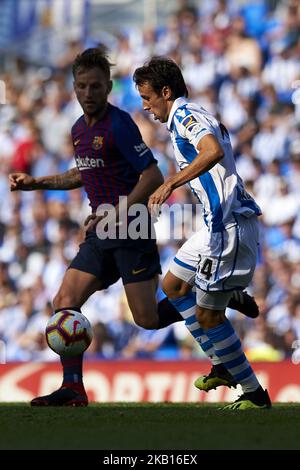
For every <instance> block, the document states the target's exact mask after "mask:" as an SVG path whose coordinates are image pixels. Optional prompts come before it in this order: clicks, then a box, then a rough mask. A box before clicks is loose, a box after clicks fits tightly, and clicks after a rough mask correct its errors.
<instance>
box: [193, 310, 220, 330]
mask: <svg viewBox="0 0 300 470" xmlns="http://www.w3.org/2000/svg"><path fill="white" fill-rule="evenodd" d="M196 318H197V320H198V322H199V324H200V326H201V327H202V328H204V329H205V330H207V329H209V328H214V327H215V326H218V325H220V324H221V323H223V322H224V321H225V313H224V312H223V311H221V310H209V309H207V308H204V307H199V305H198V306H197V310H196Z"/></svg>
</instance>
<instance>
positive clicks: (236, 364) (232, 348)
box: [205, 320, 260, 393]
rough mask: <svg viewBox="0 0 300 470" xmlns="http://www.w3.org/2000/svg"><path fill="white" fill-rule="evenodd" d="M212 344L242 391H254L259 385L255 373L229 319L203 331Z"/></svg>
mask: <svg viewBox="0 0 300 470" xmlns="http://www.w3.org/2000/svg"><path fill="white" fill-rule="evenodd" d="M205 332H206V334H207V336H208V337H209V339H210V341H211V342H212V344H213V345H214V349H215V354H216V355H217V356H218V357H219V359H220V360H221V362H222V364H223V365H224V366H225V367H226V369H227V370H228V372H230V374H231V375H232V376H233V377H234V378H235V380H236V382H237V383H239V384H241V386H242V389H243V392H244V393H246V392H254V391H255V390H257V388H258V387H259V386H260V383H259V382H258V380H257V378H256V375H255V374H254V372H253V369H252V367H251V366H250V364H249V362H248V359H247V358H246V356H245V354H244V352H243V350H242V345H241V342H240V340H239V338H238V336H237V334H236V332H235V331H234V329H233V327H232V325H231V323H230V321H229V320H226V321H225V322H224V323H221V325H218V326H216V327H214V328H209V329H208V330H206V331H205Z"/></svg>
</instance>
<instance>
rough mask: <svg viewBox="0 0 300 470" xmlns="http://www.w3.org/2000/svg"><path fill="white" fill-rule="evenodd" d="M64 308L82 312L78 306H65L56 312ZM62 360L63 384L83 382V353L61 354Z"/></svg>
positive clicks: (79, 383) (56, 311)
mask: <svg viewBox="0 0 300 470" xmlns="http://www.w3.org/2000/svg"><path fill="white" fill-rule="evenodd" d="M62 310H75V311H76V312H81V310H80V308H78V307H64V308H59V309H58V310H55V313H58V312H61V311H62ZM60 362H61V365H62V368H63V374H64V376H63V385H65V384H74V385H75V384H76V385H81V384H82V362H83V354H80V355H78V356H73V357H62V356H60Z"/></svg>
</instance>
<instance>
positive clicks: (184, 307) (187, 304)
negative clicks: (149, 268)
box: [169, 291, 222, 365]
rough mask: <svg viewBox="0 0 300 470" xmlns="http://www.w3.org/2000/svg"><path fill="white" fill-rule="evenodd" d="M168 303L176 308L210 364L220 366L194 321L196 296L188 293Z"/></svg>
mask: <svg viewBox="0 0 300 470" xmlns="http://www.w3.org/2000/svg"><path fill="white" fill-rule="evenodd" d="M169 302H170V303H171V304H172V305H173V306H174V307H175V308H176V310H177V311H178V312H179V313H180V315H181V316H182V317H183V318H184V320H185V326H186V327H187V329H188V330H189V332H190V333H191V334H192V335H193V337H194V338H195V340H196V341H197V343H198V344H199V346H200V347H201V349H202V350H203V352H204V353H205V354H206V356H207V357H208V359H209V360H210V361H211V362H212V364H214V365H216V364H221V363H222V361H221V360H220V359H219V358H218V356H217V355H216V354H215V351H214V346H213V344H212V342H211V341H210V339H209V338H208V337H207V335H206V334H205V333H204V331H203V329H202V328H201V326H200V325H199V323H198V321H197V319H196V294H195V293H194V292H192V291H191V292H189V293H188V294H187V295H185V296H182V297H178V298H177V299H174V300H171V299H169Z"/></svg>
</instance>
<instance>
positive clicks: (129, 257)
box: [69, 232, 161, 289]
mask: <svg viewBox="0 0 300 470" xmlns="http://www.w3.org/2000/svg"><path fill="white" fill-rule="evenodd" d="M69 268H73V269H78V270H79V271H84V272H86V273H90V274H93V275H94V276H96V277H97V278H98V279H99V280H100V281H102V283H103V288H104V289H106V288H107V287H109V286H111V285H112V284H114V283H115V282H117V281H118V280H119V279H120V277H121V278H122V281H123V284H129V283H131V282H141V281H147V280H149V279H152V278H153V277H154V276H155V275H157V274H161V267H160V260H159V253H158V249H157V245H156V240H152V239H148V240H140V239H139V240H115V241H114V242H109V241H108V242H106V241H105V240H99V238H98V237H97V235H96V233H95V232H87V234H86V237H85V240H84V242H83V243H81V245H80V247H79V251H78V253H77V255H76V256H75V258H74V259H73V261H72V262H71V264H70V266H69Z"/></svg>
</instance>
